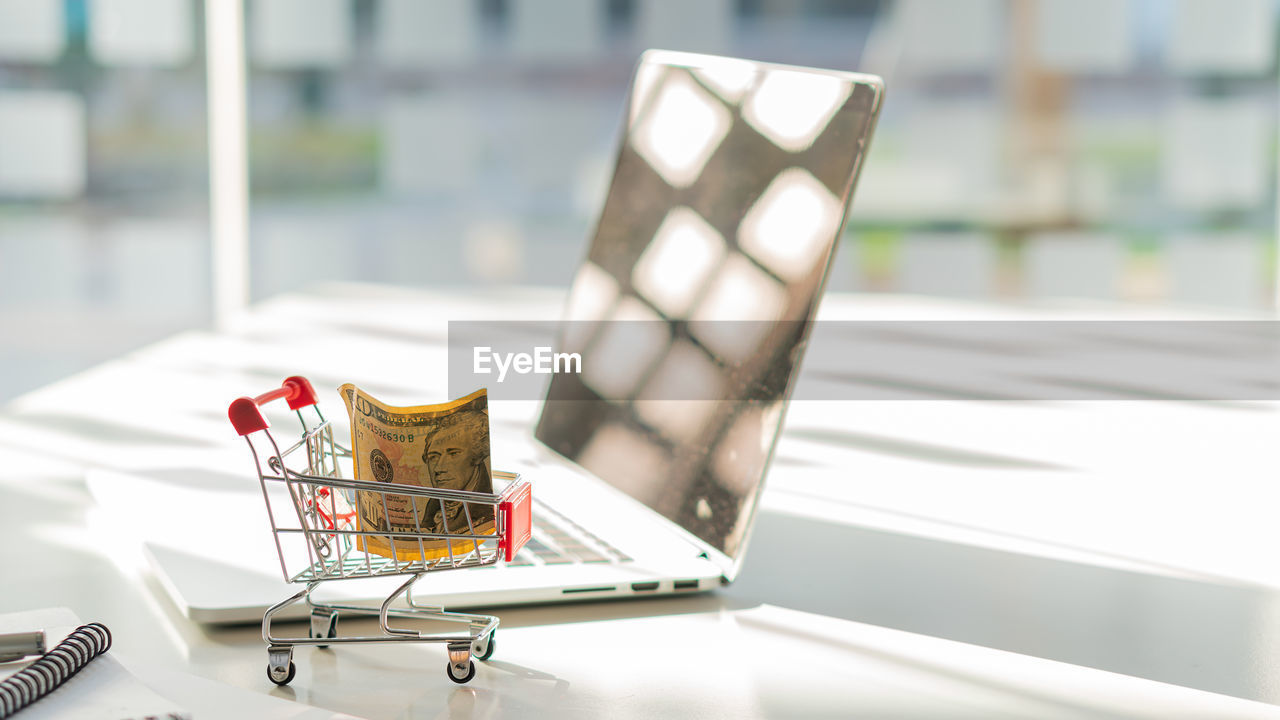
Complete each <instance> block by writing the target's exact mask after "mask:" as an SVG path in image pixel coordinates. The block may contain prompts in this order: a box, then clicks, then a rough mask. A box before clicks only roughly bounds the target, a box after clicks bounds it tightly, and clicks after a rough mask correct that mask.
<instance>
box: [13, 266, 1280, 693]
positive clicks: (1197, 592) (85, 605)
mask: <svg viewBox="0 0 1280 720" xmlns="http://www.w3.org/2000/svg"><path fill="white" fill-rule="evenodd" d="M558 301H559V297H558V295H557V294H555V293H551V292H545V291H529V290H507V291H493V292H490V293H471V294H466V295H461V296H459V295H454V296H447V295H443V294H431V293H425V292H414V291H407V290H391V289H385V288H369V287H359V286H334V287H326V288H323V289H318V290H317V291H315V292H312V293H305V294H296V295H291V296H285V297H282V298H279V299H277V300H274V301H271V302H269V303H266V304H264V305H262V306H260V307H259V308H257V309H256V310H255V311H254V313H253V314H252V315H251V316H249V317H247V318H245V319H244V321H243V322H242V323H240V324H239V325H238V326H237V327H236V328H235V329H234V330H232V331H229V332H226V333H203V332H194V333H186V334H183V335H180V336H178V337H175V338H173V339H171V340H169V341H166V342H164V343H161V344H159V345H157V346H154V347H151V348H147V349H144V350H142V351H139V352H137V353H133V354H130V355H128V356H125V357H123V358H120V359H119V360H117V361H113V362H111V363H107V364H105V365H103V366H101V367H99V368H96V369H94V370H90V371H88V372H85V373H82V374H80V375H77V376H75V377H72V378H69V379H68V380H66V381H63V382H59V383H56V384H54V385H51V386H49V387H46V388H44V389H41V390H39V391H37V392H34V393H31V394H29V395H27V396H24V397H23V398H19V399H18V400H17V401H15V402H13V403H11V404H10V405H9V406H7V407H6V408H4V410H3V411H2V412H0V490H2V491H3V493H4V495H3V498H4V500H3V502H0V567H3V568H4V571H3V575H2V576H0V577H2V579H0V612H10V611H17V610H26V609H31V608H38V607H46V606H57V605H62V606H67V607H70V608H71V609H72V610H74V611H75V612H76V613H77V614H78V615H79V616H81V617H82V618H84V619H86V620H88V619H96V620H101V621H104V622H106V623H107V624H109V625H110V626H111V627H112V628H113V630H114V631H115V634H116V650H115V651H116V652H119V653H121V654H122V655H124V656H126V657H127V658H129V659H130V660H132V661H135V662H137V663H140V664H142V665H143V666H145V665H147V664H152V665H158V666H164V667H168V668H180V669H184V670H187V671H189V672H191V673H194V674H195V675H199V676H203V677H207V678H210V679H213V680H217V681H220V682H224V683H228V684H231V685H235V686H238V687H242V688H246V689H250V690H252V691H255V692H261V693H264V694H272V695H275V696H278V697H285V698H291V699H296V700H298V701H300V702H302V703H306V704H308V705H314V706H318V707H322V708H328V709H331V710H334V711H340V712H346V713H351V714H354V715H358V716H365V717H377V718H381V717H389V718H393V717H482V718H490V717H507V716H511V717H542V716H545V717H598V716H601V715H603V714H608V715H609V716H614V717H654V716H664V717H785V716H796V717H814V716H831V717H850V716H858V715H861V716H866V717H930V718H932V717H1188V718H1202V717H1215V718H1217V717H1280V709H1278V708H1276V707H1274V706H1273V705H1270V704H1267V703H1276V702H1280V684H1278V683H1277V682H1276V681H1275V678H1276V677H1277V672H1278V671H1280V670H1278V669H1277V665H1276V663H1275V661H1274V658H1275V657H1276V656H1277V653H1278V652H1280V607H1278V606H1277V603H1276V599H1277V595H1276V592H1275V588H1276V587H1277V585H1278V584H1280V563H1276V562H1275V561H1274V548H1276V547H1280V543H1277V540H1280V537H1277V536H1278V535H1280V530H1278V529H1277V526H1278V524H1277V523H1275V522H1274V519H1273V518H1274V516H1275V512H1276V508H1277V503H1276V502H1275V500H1276V497H1275V496H1276V491H1275V490H1274V486H1275V482H1274V478H1276V477H1280V474H1278V473H1277V471H1280V467H1277V465H1278V464H1280V460H1277V459H1276V457H1275V455H1276V453H1274V452H1273V451H1272V449H1273V448H1274V446H1275V441H1274V439H1275V438H1276V437H1280V435H1277V431H1278V430H1280V413H1276V412H1275V408H1274V406H1273V405H1272V404H1270V403H1233V404H1222V403H1218V404H1197V403H1168V402H1163V403H1161V402H1091V403H1017V402H1012V403H1009V402H1006V403H1000V402H974V401H954V400H936V401H934V400H923V401H911V402H903V401H899V402H856V403H855V402H843V403H837V402H820V401H809V402H798V403H794V404H793V407H792V408H791V410H790V414H789V416H788V421H787V430H786V432H785V434H784V438H783V440H782V442H781V443H780V445H779V448H778V454H777V459H776V462H775V465H774V467H773V469H772V471H771V474H770V478H769V485H768V488H767V490H766V494H765V497H764V500H763V506H762V510H761V513H760V515H759V518H758V523H757V527H756V532H755V535H754V538H753V539H752V542H751V546H750V549H749V551H748V556H747V562H746V565H745V567H744V569H743V572H742V574H741V577H740V578H739V580H738V582H736V583H734V584H733V585H732V586H730V587H727V588H724V589H722V590H720V591H717V592H715V593H712V594H708V595H701V596H696V597H681V598H674V599H664V600H659V599H653V600H647V601H637V602H615V603H591V604H576V605H565V606H556V607H533V608H517V609H513V608H508V609H502V610H500V611H499V614H500V615H501V617H502V631H501V632H500V634H499V638H500V639H499V647H498V651H497V654H496V656H495V659H494V660H493V661H491V662H489V663H487V664H485V665H482V666H481V667H480V668H479V671H478V674H477V677H476V678H475V680H473V681H472V682H471V683H470V684H469V685H467V686H463V687H460V686H454V685H453V684H452V683H449V682H448V681H447V680H446V679H445V678H444V677H443V673H442V672H441V670H442V669H443V668H442V666H443V664H444V653H443V651H442V649H441V648H439V647H437V646H406V645H400V646H364V647H343V648H339V649H336V650H333V651H318V650H314V649H311V648H302V649H299V650H298V653H297V660H298V666H299V671H298V676H297V678H296V679H295V680H294V681H293V683H292V685H290V686H289V687H287V688H279V689H277V688H275V687H274V686H272V685H271V684H269V683H268V682H267V680H266V678H265V676H264V671H265V667H264V666H265V663H264V658H265V652H264V649H263V646H262V642H261V639H260V637H259V630H258V628H256V627H252V626H250V627H206V626H199V625H196V624H193V623H191V622H189V621H187V620H186V619H185V618H183V617H182V616H181V615H180V614H179V613H178V612H177V610H176V609H175V608H174V607H173V606H172V604H171V603H170V602H169V600H168V599H167V597H166V596H164V594H163V593H162V592H161V591H160V589H159V588H158V587H157V585H156V582H155V579H154V578H153V577H151V576H150V575H149V573H148V571H147V569H146V566H145V563H144V562H143V561H142V560H141V556H140V554H139V553H138V552H137V548H136V546H134V545H133V544H132V543H131V541H128V540H126V539H125V538H123V537H121V536H119V534H118V533H115V532H113V530H112V524H111V522H110V518H109V517H103V513H102V511H101V510H100V509H98V508H96V507H95V506H94V503H93V502H92V499H91V498H90V497H89V495H88V493H87V492H86V489H85V485H84V472H85V470H86V469H87V468H93V467H103V468H111V469H117V470H127V471H132V472H142V473H156V474H165V473H181V472H193V471H197V470H198V471H203V472H214V473H218V472H227V473H239V472H245V473H247V472H249V471H250V466H249V463H248V459H247V457H245V456H244V455H245V453H244V448H243V445H242V443H241V442H240V441H239V439H238V438H237V437H235V435H234V434H233V433H232V431H231V429H230V427H229V425H228V423H227V422H226V419H225V408H226V404H227V402H228V401H229V400H230V399H231V398H232V397H235V396H238V395H242V394H251V393H256V392H260V391H262V390H264V389H266V388H267V387H268V386H270V385H271V384H272V383H278V382H279V380H280V379H281V378H283V377H284V376H285V375H288V374H305V375H309V376H311V377H313V379H315V380H316V384H317V386H318V387H328V386H330V385H336V384H337V382H341V381H344V380H352V381H356V382H363V383H365V384H368V385H369V386H370V389H372V390H374V391H375V392H376V391H377V389H376V386H377V385H378V384H379V383H381V384H382V385H384V386H387V389H388V392H387V393H384V394H385V395H387V397H388V399H389V400H392V401H397V400H403V401H405V402H409V401H414V400H419V401H421V400H426V399H440V398H441V397H443V395H444V393H445V388H444V380H443V378H437V377H423V372H422V368H423V367H429V366H431V364H432V363H437V364H438V362H439V357H440V356H441V354H442V353H443V336H444V322H445V321H446V320H448V319H468V318H470V319H476V318H507V319H510V318H511V317H513V316H519V317H526V318H542V319H546V318H554V317H556V316H557V315H558ZM1082 313H1083V315H1089V316H1092V314H1097V313H1101V314H1103V315H1106V314H1108V313H1111V314H1114V313H1115V310H1114V309H1097V308H1094V309H1086V310H1080V309H1078V308H1077V309H1073V310H1071V311H1070V312H1065V311H1061V310H1047V309H1044V308H1037V309H1025V308H1012V309H1011V308H995V307H991V306H983V305H958V304H956V303H940V302H930V301H924V300H913V299H910V298H888V299H884V298H881V299H874V298H849V297H841V296H832V297H828V298H827V299H826V301H824V314H825V315H826V316H827V317H842V318H885V317H903V318H915V319H957V318H974V317H994V316H1000V317H1018V318H1041V317H1067V316H1071V317H1080V316H1082ZM334 381H337V382H334ZM397 392H401V393H411V394H413V395H414V397H404V398H399V397H396V396H395V393H397ZM325 401H326V400H325V398H323V397H322V402H325ZM328 401H329V403H330V407H334V406H336V405H337V398H336V394H335V395H334V396H333V397H332V398H329V399H328ZM535 410H536V406H535V404H533V403H527V404H519V403H516V404H513V406H512V407H509V408H506V409H505V410H501V411H499V410H498V409H496V408H495V410H494V412H495V420H501V419H502V418H500V417H497V416H499V415H502V413H507V415H506V418H505V420H506V421H508V422H517V421H519V419H520V418H523V417H529V416H531V415H532V413H533V412H535ZM333 414H334V413H332V412H331V413H330V415H333ZM496 452H498V450H497V449H496V448H495V453H496ZM281 589H282V597H283V596H284V594H285V592H286V590H287V588H286V586H284V585H283V583H282V585H281ZM1259 701H1261V702H1259Z"/></svg>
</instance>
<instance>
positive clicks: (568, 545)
mask: <svg viewBox="0 0 1280 720" xmlns="http://www.w3.org/2000/svg"><path fill="white" fill-rule="evenodd" d="M630 561H631V558H630V557H627V555H626V554H625V553H623V552H622V551H621V550H619V549H617V548H616V547H614V546H612V545H610V544H609V543H607V542H605V541H604V540H602V539H600V537H599V536H597V535H594V534H592V533H591V532H589V531H588V530H586V529H585V528H583V527H582V526H581V525H579V524H577V523H575V522H574V521H572V520H570V519H569V518H567V517H565V516H564V515H562V514H560V513H559V512H556V511H555V510H553V509H552V508H551V507H549V506H547V505H544V504H542V503H540V502H538V501H536V500H535V501H534V504H533V537H531V538H529V541H528V542H527V543H525V545H524V547H523V548H521V550H520V552H518V553H516V556H515V558H513V559H512V561H511V562H509V563H507V565H512V566H520V565H569V564H573V563H620V562H630Z"/></svg>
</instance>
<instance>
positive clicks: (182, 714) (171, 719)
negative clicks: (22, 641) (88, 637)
mask: <svg viewBox="0 0 1280 720" xmlns="http://www.w3.org/2000/svg"><path fill="white" fill-rule="evenodd" d="M80 624H81V623H80V621H79V619H78V618H77V617H76V616H75V613H73V612H71V611H70V610H68V609H66V608H51V609H48V610H33V611H30V612H20V613H12V614H9V615H0V633H10V632H23V631H27V630H40V629H42V630H44V631H45V645H46V646H48V647H53V646H55V645H57V644H58V643H59V642H61V641H62V640H63V638H65V637H67V635H69V634H70V633H71V632H73V631H74V630H75V629H76V627H77V626H79V625H80ZM28 664H29V661H28V662H22V661H19V662H11V663H3V664H0V681H2V680H4V679H5V678H7V677H9V676H10V675H13V674H16V673H17V672H19V671H20V670H22V669H23V668H24V667H26V666H27V665H28ZM18 712H19V713H20V714H18V715H17V717H20V718H21V720H42V719H48V720H54V719H57V720H64V719H65V720H78V719H79V718H85V720H89V719H91V718H95V719H96V718H148V717H154V718H163V719H164V720H191V717H192V716H191V714H190V713H189V712H187V711H186V710H185V709H183V708H181V707H178V706H177V705H176V704H175V703H174V702H173V701H172V700H169V699H167V698H164V697H161V696H160V695H159V694H157V693H156V692H155V691H153V690H151V688H149V687H147V686H146V685H145V684H144V683H143V682H142V681H141V680H139V679H138V678H137V677H136V676H134V675H133V673H131V672H129V671H128V670H126V669H125V667H124V666H123V665H121V664H120V661H118V660H116V659H115V658H114V657H112V656H111V653H110V651H108V652H105V653H103V654H101V655H98V656H97V657H95V658H94V659H92V660H90V661H89V662H88V663H87V664H86V665H85V666H84V668H83V669H81V670H80V672H78V673H76V674H75V675H74V676H72V677H70V678H67V679H66V681H65V682H62V683H61V684H60V685H59V687H57V688H56V689H54V690H53V691H52V692H50V693H48V694H47V695H45V696H43V697H41V698H40V699H38V700H36V701H35V702H33V703H32V704H31V705H29V706H27V707H26V708H25V709H23V710H20V711H18Z"/></svg>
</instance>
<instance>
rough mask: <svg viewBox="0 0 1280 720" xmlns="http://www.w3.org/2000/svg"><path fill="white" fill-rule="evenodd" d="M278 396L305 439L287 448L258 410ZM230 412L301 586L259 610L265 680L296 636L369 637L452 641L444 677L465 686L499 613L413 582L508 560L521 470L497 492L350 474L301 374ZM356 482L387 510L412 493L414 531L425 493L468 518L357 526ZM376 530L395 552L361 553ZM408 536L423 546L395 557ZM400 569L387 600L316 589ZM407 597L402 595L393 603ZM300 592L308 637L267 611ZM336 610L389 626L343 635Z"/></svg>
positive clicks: (285, 669) (285, 560)
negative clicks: (410, 622)
mask: <svg viewBox="0 0 1280 720" xmlns="http://www.w3.org/2000/svg"><path fill="white" fill-rule="evenodd" d="M273 400H284V401H286V402H287V403H288V405H289V409H290V410H293V411H295V412H296V413H297V415H298V420H299V422H301V424H302V437H301V439H300V440H298V441H297V442H296V443H294V444H293V445H291V446H289V447H288V448H285V449H281V447H280V445H279V444H278V443H277V442H276V439H275V437H274V436H273V435H272V433H271V430H270V424H269V423H268V422H267V419H266V418H265V417H264V416H263V415H262V411H261V410H259V406H260V405H264V404H266V403H268V402H271V401H273ZM308 407H310V408H312V409H313V410H314V411H315V416H316V418H317V419H316V420H315V421H314V422H312V423H310V424H308V422H307V420H306V418H305V417H304V415H303V412H302V411H303V409H305V408H308ZM227 415H228V417H229V418H230V419H231V424H232V425H233V426H234V427H235V429H236V432H237V433H239V434H240V435H241V436H242V437H244V438H245V440H246V442H248V444H249V451H250V453H252V455H253V460H254V467H255V469H256V470H257V473H258V480H259V482H260V483H261V485H262V497H263V500H264V502H266V506H267V516H268V518H269V520H270V522H271V532H272V536H273V538H274V540H275V544H276V550H277V551H278V552H279V554H280V571H281V572H282V573H283V575H284V580H285V582H287V583H296V584H301V585H303V586H304V587H303V589H302V590H299V591H298V592H297V593H295V594H294V595H293V596H292V597H289V598H287V599H285V600H282V601H280V602H278V603H276V604H275V605H273V606H272V607H271V608H270V609H268V610H267V612H266V613H265V614H264V615H263V617H262V639H263V640H264V641H265V642H266V643H267V646H268V647H267V677H268V678H269V679H270V680H271V681H272V682H274V683H276V684H277V685H286V684H288V683H289V682H290V681H291V680H293V676H294V672H295V670H296V668H295V667H294V664H293V648H294V647H295V646H297V645H315V646H317V647H319V648H321V649H324V648H327V647H328V646H329V645H331V644H341V643H371V642H435V643H445V644H446V645H447V647H448V652H449V662H448V663H447V664H446V666H445V670H446V672H447V673H448V675H449V679H451V680H453V681H454V682H457V683H465V682H467V681H469V680H471V678H473V677H475V672H476V669H475V663H474V662H472V660H471V658H472V656H475V657H476V658H478V659H480V660H482V661H483V660H488V659H489V658H490V657H491V656H492V655H493V649H494V642H495V641H494V638H495V634H496V632H497V629H498V618H496V617H494V616H492V615H472V614H466V613H456V612H446V611H445V610H444V609H443V608H441V607H436V606H431V605H424V604H419V603H418V602H416V601H415V600H414V596H413V592H412V590H411V588H413V586H414V583H416V582H417V581H418V580H419V579H420V578H422V576H423V575H426V574H427V573H431V572H436V571H439V570H453V569H458V568H467V567H479V566H483V565H492V564H494V563H496V562H497V561H498V559H499V558H502V559H504V561H506V562H510V561H511V559H512V557H513V556H514V555H515V553H516V551H518V550H519V549H520V547H521V546H523V545H524V543H525V542H526V541H527V540H528V539H529V535H530V531H531V527H532V521H531V518H530V508H531V497H530V488H529V483H527V482H524V481H522V480H520V477H519V475H517V474H515V473H506V472H497V471H495V472H494V473H493V478H494V481H495V484H501V483H503V482H505V483H506V487H505V488H504V489H503V490H502V492H500V493H497V494H493V493H477V492H465V491H460V490H445V489H439V488H429V487H418V486H413V485H401V484H394V485H388V484H386V483H378V482H365V481H359V480H346V479H343V478H342V473H341V470H340V468H339V466H338V460H339V459H340V458H346V459H350V457H351V451H350V450H348V449H346V448H344V447H342V446H341V445H339V444H338V443H335V442H334V440H333V426H332V425H331V424H330V423H329V422H328V421H326V420H325V419H324V415H322V414H321V413H320V408H319V406H318V405H317V400H316V393H315V390H314V389H313V388H312V386H311V383H310V382H308V381H307V380H306V378H303V377H298V376H294V377H290V378H287V379H286V380H285V381H284V383H283V384H282V385H281V387H279V388H277V389H275V390H272V391H270V392H266V393H263V394H261V395H258V396H257V397H253V398H250V397H242V398H238V399H237V400H235V401H233V402H232V403H231V406H230V407H229V408H228V410H227ZM298 458H303V459H304V460H299V459H298ZM290 459H293V460H292V461H293V463H294V465H298V464H299V463H302V467H301V468H300V469H294V468H291V467H290V466H289V465H288V464H287V461H289V460H290ZM356 491H361V492H372V493H376V494H377V495H378V496H380V497H381V502H382V509H383V512H384V517H388V516H389V515H388V514H386V509H387V505H388V496H390V497H391V498H395V499H401V498H410V499H409V500H408V501H407V502H408V504H409V505H411V506H413V507H414V518H415V526H417V527H419V528H420V527H421V524H420V523H417V522H416V520H417V512H418V511H417V505H418V501H417V499H418V498H425V499H431V500H435V501H436V502H437V503H441V504H442V503H444V502H449V503H457V504H458V505H455V506H454V507H459V508H460V512H459V516H460V517H462V518H465V522H466V528H458V529H457V530H459V531H454V530H455V529H453V528H448V527H447V526H446V527H445V528H444V532H388V531H370V530H361V529H359V528H360V526H359V524H358V523H357V522H356V519H355V512H354V511H353V509H352V508H354V507H355V493H356ZM365 497H366V498H367V497H369V496H368V495H366V496H365ZM393 502H394V501H393ZM400 502H405V501H404V500H400ZM473 518H477V520H475V521H473ZM479 518H485V519H486V520H487V518H493V528H492V529H490V528H489V527H481V528H479V529H478V528H477V525H479V524H480V522H479V520H478V519H479ZM370 537H376V538H386V539H394V541H395V542H392V543H390V545H391V554H392V556H391V557H382V556H379V555H376V554H372V553H367V552H363V551H362V550H360V549H359V547H360V546H361V545H362V544H363V543H362V542H361V541H360V540H358V539H360V538H370ZM406 541H407V543H408V545H409V546H410V547H412V546H413V545H415V544H416V546H417V552H416V553H409V552H407V551H405V554H406V555H412V557H404V558H402V557H400V554H401V551H403V549H404V545H405V544H406ZM397 546H399V547H400V548H401V550H400V551H398V550H397V549H396V548H397ZM437 547H438V549H435V550H433V548H437ZM400 575H403V576H407V577H406V579H405V581H404V582H403V583H401V584H400V585H399V586H398V587H397V588H396V589H395V590H394V591H393V592H392V593H391V594H390V595H388V596H387V598H386V599H385V600H383V601H382V603H381V605H367V606H366V605H347V604H334V603H323V602H318V601H317V600H315V599H314V598H313V597H312V596H311V593H312V591H313V590H315V589H316V587H317V586H318V585H320V583H323V582H330V581H337V580H356V579H361V578H376V577H386V576H400ZM401 596H403V597H404V599H405V604H403V605H397V606H396V607H392V606H393V604H395V603H396V600H397V599H399V598H400V597H401ZM302 601H305V602H306V603H307V605H308V606H309V607H310V608H311V632H310V635H309V636H307V637H281V636H276V635H273V634H272V632H271V619H272V617H274V616H275V615H276V613H278V612H280V611H281V610H283V609H284V608H286V607H288V606H290V605H293V604H294V603H297V602H302ZM340 613H341V614H343V615H348V614H354V615H376V616H377V617H378V620H379V624H380V627H381V630H382V634H381V635H373V636H340V635H338V616H339V614H340ZM392 618H396V619H426V620H443V621H448V622H453V623H460V624H463V625H465V626H466V628H467V631H466V633H462V632H458V633H423V632H419V631H418V630H413V629H408V628H402V627H395V626H393V625H391V623H390V620H391V619H392Z"/></svg>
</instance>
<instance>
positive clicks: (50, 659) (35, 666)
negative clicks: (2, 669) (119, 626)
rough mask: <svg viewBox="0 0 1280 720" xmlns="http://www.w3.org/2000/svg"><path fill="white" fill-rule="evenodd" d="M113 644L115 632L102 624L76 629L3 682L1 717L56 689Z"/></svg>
mask: <svg viewBox="0 0 1280 720" xmlns="http://www.w3.org/2000/svg"><path fill="white" fill-rule="evenodd" d="M110 647H111V631H110V630H108V629H107V627H106V626H105V625H103V624H102V623H96V622H95V623H89V624H88V625H81V626H80V627H78V628H76V630H75V632H73V633H71V634H70V635H68V636H67V639H66V640H63V641H62V642H60V643H58V646H57V647H55V648H54V649H52V650H50V651H49V652H47V653H45V654H44V655H41V656H40V658H39V659H37V660H36V661H35V662H33V663H31V664H30V665H28V666H26V667H25V668H23V669H22V670H20V671H18V672H17V673H15V674H13V675H10V676H9V677H8V678H6V679H5V680H4V681H3V682H0V720H4V718H7V717H9V716H10V715H12V714H14V713H16V712H18V711H19V710H21V709H23V708H25V707H26V706H28V705H30V704H31V703H33V702H35V701H37V700H39V699H40V698H42V697H44V696H45V695H48V694H49V693H51V692H53V691H54V690H55V689H57V687H58V686H59V685H61V684H62V683H64V682H66V681H67V679H68V678H70V677H71V676H72V675H75V674H76V673H78V672H80V670H81V669H82V668H84V666H85V665H88V664H89V661H90V660H92V659H94V658H96V657H98V656H99V655H101V654H102V653H104V652H106V651H107V650H108V649H110Z"/></svg>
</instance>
